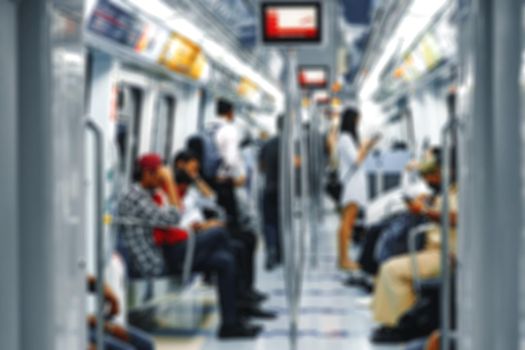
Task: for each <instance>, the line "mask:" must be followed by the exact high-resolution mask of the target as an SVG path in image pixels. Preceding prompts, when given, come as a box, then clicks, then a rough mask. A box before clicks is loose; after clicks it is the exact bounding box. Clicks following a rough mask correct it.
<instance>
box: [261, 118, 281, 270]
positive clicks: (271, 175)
mask: <svg viewBox="0 0 525 350" xmlns="http://www.w3.org/2000/svg"><path fill="white" fill-rule="evenodd" d="M283 122H284V116H283V115H280V116H279V117H278V118H277V132H278V134H277V135H276V136H274V137H273V138H271V139H270V140H269V141H268V142H266V143H265V144H264V146H263V147H262V149H261V152H260V154H259V168H260V171H261V173H263V174H264V194H263V222H264V238H265V241H266V269H267V270H273V269H274V268H275V267H277V266H278V265H279V264H280V263H281V261H282V257H281V235H280V233H279V143H280V133H281V132H282V128H283Z"/></svg>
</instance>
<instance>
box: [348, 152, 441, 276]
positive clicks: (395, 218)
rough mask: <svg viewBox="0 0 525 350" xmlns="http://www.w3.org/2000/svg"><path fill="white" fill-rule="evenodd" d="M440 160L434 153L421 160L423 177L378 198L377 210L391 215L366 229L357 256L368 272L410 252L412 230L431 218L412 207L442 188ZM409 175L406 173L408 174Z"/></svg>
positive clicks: (376, 270)
mask: <svg viewBox="0 0 525 350" xmlns="http://www.w3.org/2000/svg"><path fill="white" fill-rule="evenodd" d="M438 160H439V158H434V157H432V158H431V159H429V161H426V162H424V163H418V164H421V165H420V166H419V165H418V167H417V170H418V172H419V175H420V176H421V179H416V181H411V182H410V183H407V184H405V185H404V186H403V187H402V189H401V190H400V191H395V192H391V194H390V195H389V196H386V197H385V198H386V200H387V201H384V200H383V201H381V202H379V201H378V202H377V204H378V206H377V208H373V210H374V212H375V213H376V214H377V213H378V212H380V211H383V212H384V211H385V208H386V209H388V213H389V215H388V216H386V217H384V218H382V219H381V220H380V221H377V220H376V222H374V223H373V224H372V225H370V226H369V227H368V228H367V230H366V235H365V238H364V242H363V245H362V249H361V251H360V253H359V260H358V261H359V264H360V266H361V269H362V270H363V271H364V272H365V273H367V274H370V275H373V276H375V275H376V274H377V272H378V269H379V265H380V264H382V263H383V262H385V261H386V260H388V259H389V258H392V257H394V256H397V255H401V254H405V253H407V251H408V234H409V232H410V230H411V229H413V228H414V227H416V226H419V225H421V224H423V223H425V222H427V221H428V219H427V218H426V217H425V216H422V215H419V214H418V213H416V212H412V211H411V210H410V208H413V207H414V208H415V207H419V206H421V205H428V204H430V203H432V202H433V200H434V199H435V194H434V193H435V192H438V191H439V186H440V183H439V181H440V178H439V169H437V167H436V164H437V161H438ZM436 171H437V176H436ZM409 175H410V174H409V173H405V177H406V176H409ZM433 189H434V190H433ZM385 204H386V206H385Z"/></svg>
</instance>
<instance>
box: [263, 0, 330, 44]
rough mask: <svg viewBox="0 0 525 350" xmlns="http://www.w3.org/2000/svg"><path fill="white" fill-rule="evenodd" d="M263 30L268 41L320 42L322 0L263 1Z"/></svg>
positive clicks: (265, 39)
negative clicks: (297, 0) (300, 0)
mask: <svg viewBox="0 0 525 350" xmlns="http://www.w3.org/2000/svg"><path fill="white" fill-rule="evenodd" d="M261 6H262V7H261V15H262V31H263V41H264V42H266V43H293V42H297V43H319V42H320V41H321V27H322V23H321V4H320V2H262V3H261Z"/></svg>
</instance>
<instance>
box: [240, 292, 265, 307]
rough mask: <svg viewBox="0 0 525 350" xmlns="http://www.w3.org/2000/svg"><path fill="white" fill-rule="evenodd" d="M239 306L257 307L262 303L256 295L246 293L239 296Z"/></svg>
mask: <svg viewBox="0 0 525 350" xmlns="http://www.w3.org/2000/svg"><path fill="white" fill-rule="evenodd" d="M237 295H238V296H237V305H238V306H242V307H257V306H259V304H260V303H261V301H260V299H259V298H257V297H255V296H254V295H252V294H250V293H247V292H244V293H242V294H241V293H239V294H237Z"/></svg>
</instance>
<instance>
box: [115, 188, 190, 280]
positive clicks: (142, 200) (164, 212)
mask: <svg viewBox="0 0 525 350" xmlns="http://www.w3.org/2000/svg"><path fill="white" fill-rule="evenodd" d="M118 213H119V216H121V217H123V218H125V219H136V220H140V222H143V223H144V224H143V225H122V226H121V230H120V232H121V235H122V236H121V237H122V241H123V244H124V246H125V247H126V250H127V251H128V252H129V254H130V260H131V263H132V264H133V267H134V268H135V269H136V270H137V271H138V272H139V273H140V274H141V275H144V276H158V275H161V274H162V273H163V272H164V271H165V264H164V258H163V256H162V251H161V249H160V248H159V247H157V246H156V245H155V243H154V241H153V228H154V227H155V228H167V227H173V226H175V225H177V224H178V222H179V218H180V215H179V213H178V212H177V211H176V210H175V208H171V207H170V208H169V209H166V208H160V207H158V206H157V205H156V204H155V203H154V202H153V199H152V198H151V194H150V193H149V192H148V191H147V190H145V189H144V188H142V186H140V185H138V184H135V185H133V186H132V187H131V188H130V189H129V191H128V192H127V193H125V194H124V195H123V196H122V197H121V198H120V201H119V206H118Z"/></svg>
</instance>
